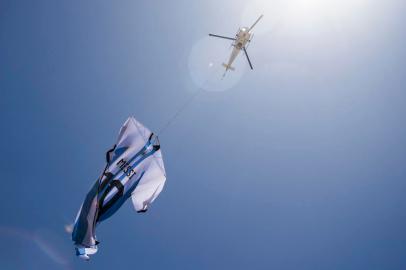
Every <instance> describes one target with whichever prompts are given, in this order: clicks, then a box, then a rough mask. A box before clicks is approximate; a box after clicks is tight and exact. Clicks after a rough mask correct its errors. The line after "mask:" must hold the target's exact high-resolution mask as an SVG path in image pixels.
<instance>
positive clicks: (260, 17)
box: [248, 15, 264, 32]
mask: <svg viewBox="0 0 406 270" xmlns="http://www.w3.org/2000/svg"><path fill="white" fill-rule="evenodd" d="M262 17H264V15H261V16H259V18H258V19H257V20H256V21H255V22H254V24H253V25H252V26H251V27H250V29H248V32H249V31H251V30H252V28H254V26H255V25H256V24H257V23H258V22H259V20H261V19H262Z"/></svg>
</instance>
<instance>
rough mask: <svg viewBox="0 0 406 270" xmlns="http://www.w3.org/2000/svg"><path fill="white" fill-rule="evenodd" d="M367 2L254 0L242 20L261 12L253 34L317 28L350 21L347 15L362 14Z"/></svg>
mask: <svg viewBox="0 0 406 270" xmlns="http://www.w3.org/2000/svg"><path fill="white" fill-rule="evenodd" d="M366 4H367V0H342V1H340V0H293V1H272V0H254V1H249V2H248V3H247V6H246V8H245V10H244V11H243V13H242V22H241V23H242V25H248V24H250V23H253V22H254V21H255V20H256V19H257V18H258V16H259V15H260V14H264V18H263V19H262V20H261V22H260V23H258V25H257V26H256V27H255V30H254V32H255V33H256V34H264V33H266V32H269V31H274V30H278V31H279V30H281V29H283V30H285V31H295V30H301V31H318V30H319V28H324V27H325V26H326V24H327V25H331V24H337V23H344V24H345V23H348V22H350V21H348V17H351V16H354V15H356V14H357V13H362V11H363V8H364V7H365V5H366ZM281 31H282V30H281Z"/></svg>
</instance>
